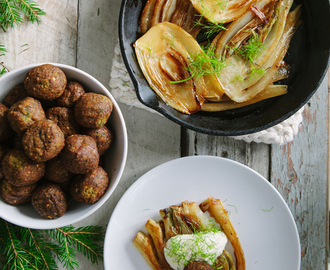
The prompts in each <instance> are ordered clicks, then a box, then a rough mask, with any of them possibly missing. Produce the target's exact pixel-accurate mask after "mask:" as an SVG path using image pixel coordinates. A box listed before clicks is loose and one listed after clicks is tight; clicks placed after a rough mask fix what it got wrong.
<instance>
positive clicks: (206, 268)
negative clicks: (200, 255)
mask: <svg viewBox="0 0 330 270" xmlns="http://www.w3.org/2000/svg"><path fill="white" fill-rule="evenodd" d="M184 270H214V268H213V267H212V265H210V264H208V263H207V262H202V261H195V262H190V263H188V264H187V265H186V266H185V268H184Z"/></svg>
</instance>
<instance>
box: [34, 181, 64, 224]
mask: <svg viewBox="0 0 330 270" xmlns="http://www.w3.org/2000/svg"><path fill="white" fill-rule="evenodd" d="M31 202H32V205H33V207H34V209H35V210H36V211H37V212H38V213H39V215H40V216H41V217H43V218H47V219H55V218H59V217H61V216H63V215H64V213H65V212H66V210H67V209H68V200H67V197H66V195H65V193H64V191H63V190H62V188H61V187H60V186H59V185H58V184H55V183H44V184H42V185H40V186H38V187H37V188H36V189H35V190H34V191H33V193H32V198H31Z"/></svg>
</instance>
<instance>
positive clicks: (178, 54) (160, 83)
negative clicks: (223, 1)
mask: <svg viewBox="0 0 330 270" xmlns="http://www.w3.org/2000/svg"><path fill="white" fill-rule="evenodd" d="M134 47H135V53H136V56H137V60H138V62H139V65H140V68H141V70H142V72H143V74H144V76H145V78H146V79H147V81H148V83H149V85H150V86H151V88H152V89H153V90H154V91H155V92H156V93H157V94H158V95H159V96H160V98H161V99H162V100H163V101H164V102H165V103H167V104H168V105H170V106H171V107H173V108H175V109H176V110H178V111H180V112H183V113H186V114H192V113H195V112H197V111H199V110H200V109H201V106H202V104H203V103H204V101H205V98H216V99H220V98H221V96H222V94H223V90H222V87H221V85H220V83H219V81H218V79H217V77H216V76H215V74H214V72H213V71H212V66H211V65H210V63H208V62H204V63H203V66H202V68H203V69H205V70H207V71H208V72H207V73H204V74H202V75H200V76H193V74H191V71H190V69H189V67H190V65H191V63H192V62H194V61H195V59H196V57H198V55H201V54H203V53H204V51H203V50H202V49H201V47H200V46H199V44H198V43H197V41H196V40H195V39H194V38H193V37H192V36H191V35H190V34H188V33H187V32H186V31H184V30H183V29H182V28H180V27H179V26H177V25H175V24H172V23H169V22H163V23H158V24H156V25H155V26H153V27H152V28H151V29H150V30H149V31H148V32H147V33H146V34H144V35H143V36H142V37H141V38H139V39H138V40H137V41H136V42H135V43H134Z"/></svg>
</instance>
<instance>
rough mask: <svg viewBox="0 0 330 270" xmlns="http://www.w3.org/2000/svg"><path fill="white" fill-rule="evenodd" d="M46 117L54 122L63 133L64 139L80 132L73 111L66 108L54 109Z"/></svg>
mask: <svg viewBox="0 0 330 270" xmlns="http://www.w3.org/2000/svg"><path fill="white" fill-rule="evenodd" d="M46 117H47V118H48V119H49V120H52V121H54V122H55V123H56V124H57V125H58V126H59V127H60V129H61V130H62V131H63V134H64V137H65V138H66V137H68V136H70V135H73V134H77V133H78V132H79V125H78V124H77V122H76V120H75V118H74V113H73V110H72V109H69V108H66V107H53V108H50V109H49V110H48V111H47V112H46Z"/></svg>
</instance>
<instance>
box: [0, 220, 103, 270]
mask: <svg viewBox="0 0 330 270" xmlns="http://www.w3.org/2000/svg"><path fill="white" fill-rule="evenodd" d="M103 239H104V229H103V228H102V227H100V226H86V227H80V228H74V227H73V226H66V227H62V228H57V229H52V230H35V229H29V228H23V227H19V226H17V225H14V224H11V223H9V222H7V221H5V220H3V219H0V254H2V256H1V255H0V267H1V268H0V269H1V270H5V269H6V270H11V269H15V270H30V269H42V270H43V269H45V270H53V269H58V266H57V264H56V261H55V258H57V259H58V260H59V262H60V263H62V265H63V266H64V267H65V268H66V269H70V270H73V269H79V263H78V261H77V259H76V254H77V252H79V253H81V254H83V255H84V256H85V257H86V258H87V259H88V260H90V261H91V263H92V264H95V263H96V264H97V263H98V262H99V261H102V260H103V258H102V253H103V248H102V245H100V244H101V242H102V241H103Z"/></svg>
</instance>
